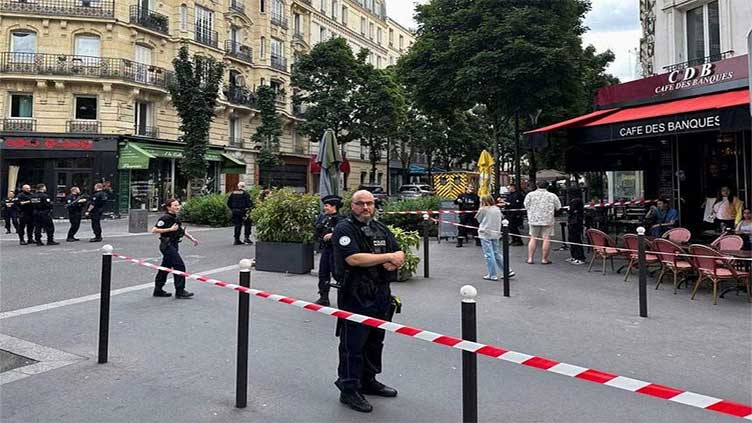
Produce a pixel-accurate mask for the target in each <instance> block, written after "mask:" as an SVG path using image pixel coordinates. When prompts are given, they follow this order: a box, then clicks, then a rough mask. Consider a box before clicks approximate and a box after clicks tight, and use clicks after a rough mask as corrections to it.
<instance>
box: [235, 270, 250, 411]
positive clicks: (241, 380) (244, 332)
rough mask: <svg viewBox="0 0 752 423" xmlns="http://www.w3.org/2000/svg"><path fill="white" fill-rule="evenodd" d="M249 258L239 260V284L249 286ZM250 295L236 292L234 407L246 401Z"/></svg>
mask: <svg viewBox="0 0 752 423" xmlns="http://www.w3.org/2000/svg"><path fill="white" fill-rule="evenodd" d="M252 264H253V263H252V262H251V260H248V259H243V260H240V278H239V280H240V282H239V285H240V286H244V287H246V288H250V287H251V266H252ZM250 309H251V296H250V295H249V294H246V293H244V292H238V353H237V374H236V380H235V387H236V389H235V407H237V408H245V406H246V405H247V403H248V332H249V320H250Z"/></svg>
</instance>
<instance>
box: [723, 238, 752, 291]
mask: <svg viewBox="0 0 752 423" xmlns="http://www.w3.org/2000/svg"><path fill="white" fill-rule="evenodd" d="M720 253H721V254H722V255H724V256H727V257H734V258H741V259H752V251H750V250H721V251H720ZM747 264H748V265H749V267H750V268H749V270H747V272H748V273H749V283H750V286H752V262H750V261H747ZM734 290H736V293H737V294H739V292H740V291H743V292H747V289H746V287H745V286H744V285H737V286H735V287H729V288H726V289H724V290H723V291H721V295H719V297H721V298H723V296H724V295H725V294H726V293H727V292H729V291H734Z"/></svg>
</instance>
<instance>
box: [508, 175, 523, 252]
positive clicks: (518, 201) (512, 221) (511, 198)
mask: <svg viewBox="0 0 752 423" xmlns="http://www.w3.org/2000/svg"><path fill="white" fill-rule="evenodd" d="M507 190H508V191H509V193H508V194H507V198H506V200H505V202H506V204H507V205H506V208H507V210H508V211H507V213H506V214H507V216H509V233H510V234H512V235H517V236H513V237H512V238H511V240H510V242H509V245H514V246H522V245H523V244H522V238H520V237H519V235H520V227H522V220H523V219H522V217H523V216H524V214H525V210H524V208H525V204H524V202H525V194H523V193H521V192H519V191H517V187H516V186H515V185H514V184H509V186H508V187H507Z"/></svg>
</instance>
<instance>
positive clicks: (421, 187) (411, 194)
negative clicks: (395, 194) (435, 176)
mask: <svg viewBox="0 0 752 423" xmlns="http://www.w3.org/2000/svg"><path fill="white" fill-rule="evenodd" d="M434 194H435V193H434V191H433V190H432V189H431V186H429V185H425V184H411V185H402V186H401V187H400V189H399V198H400V199H401V200H406V199H410V198H418V197H429V196H431V195H434Z"/></svg>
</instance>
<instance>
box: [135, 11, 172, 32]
mask: <svg viewBox="0 0 752 423" xmlns="http://www.w3.org/2000/svg"><path fill="white" fill-rule="evenodd" d="M130 11H131V20H130V22H131V23H132V24H136V25H140V26H143V27H144V28H148V29H151V30H153V31H157V32H161V33H162V34H165V35H170V18H168V17H167V16H165V15H163V14H161V13H157V12H155V11H153V10H149V9H145V8H143V7H139V6H131V9H130Z"/></svg>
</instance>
